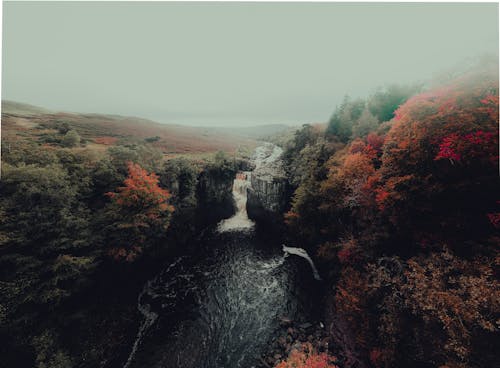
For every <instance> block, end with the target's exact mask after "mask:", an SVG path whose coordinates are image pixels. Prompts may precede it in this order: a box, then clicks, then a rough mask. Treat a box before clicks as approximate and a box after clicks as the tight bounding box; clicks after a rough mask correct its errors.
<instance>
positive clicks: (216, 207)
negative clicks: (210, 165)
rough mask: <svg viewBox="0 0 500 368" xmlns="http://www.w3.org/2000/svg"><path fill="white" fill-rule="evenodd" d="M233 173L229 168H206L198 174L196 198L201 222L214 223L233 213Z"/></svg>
mask: <svg viewBox="0 0 500 368" xmlns="http://www.w3.org/2000/svg"><path fill="white" fill-rule="evenodd" d="M235 174H236V173H235V171H234V170H229V169H206V170H204V171H203V172H202V173H201V174H200V175H199V177H198V186H197V189H196V198H197V202H198V213H199V214H201V216H202V217H203V219H200V220H201V222H202V223H215V222H218V221H219V220H221V219H224V218H228V217H231V216H232V215H233V214H234V212H235V203H234V199H233V180H234V176H235Z"/></svg>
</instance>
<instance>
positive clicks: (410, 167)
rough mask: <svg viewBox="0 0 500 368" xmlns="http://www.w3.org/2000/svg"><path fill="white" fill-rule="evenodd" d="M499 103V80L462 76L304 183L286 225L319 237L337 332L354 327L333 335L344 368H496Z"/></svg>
mask: <svg viewBox="0 0 500 368" xmlns="http://www.w3.org/2000/svg"><path fill="white" fill-rule="evenodd" d="M498 102H499V98H498V73H497V71H495V70H494V71H493V72H492V71H491V70H489V69H487V68H486V69H484V70H481V71H472V72H470V73H468V74H464V75H462V76H461V77H459V78H456V79H454V80H452V81H449V82H447V83H446V84H445V85H443V86H440V87H435V88H431V89H429V90H428V91H424V92H422V93H418V94H416V95H414V96H412V97H410V98H408V99H407V101H405V102H403V103H401V105H400V106H399V107H397V108H396V110H395V111H394V118H393V119H392V120H391V121H388V122H380V124H379V125H378V126H375V127H374V128H373V130H372V131H371V132H369V133H368V134H365V135H362V136H359V135H358V136H351V137H350V139H349V140H348V141H347V142H346V144H345V145H344V146H341V147H338V146H336V147H335V149H334V150H333V152H332V153H331V154H330V157H329V158H328V159H327V160H325V161H324V162H325V163H324V165H323V169H324V170H325V172H326V174H325V175H324V176H315V177H312V176H311V177H309V178H308V179H307V181H305V180H304V181H302V182H300V183H299V186H298V187H297V189H296V191H295V194H294V199H293V202H292V208H291V210H290V211H289V212H288V214H287V216H286V220H287V223H288V224H290V225H291V226H290V229H291V231H295V230H294V229H295V228H300V234H299V235H301V234H315V236H314V237H313V236H311V237H310V239H312V240H313V241H312V242H311V243H310V244H309V248H310V250H311V251H313V252H315V253H316V255H317V260H318V263H320V268H321V270H320V271H321V272H322V273H323V275H330V278H331V280H332V290H333V291H331V292H329V295H328V298H327V301H326V305H325V309H326V310H327V316H329V318H330V319H329V323H330V324H331V325H332V326H335V323H337V322H338V321H342V323H347V324H348V326H349V327H348V328H346V330H345V331H347V332H346V334H344V335H342V336H340V334H338V333H337V332H338V329H336V328H335V327H332V331H333V332H332V335H333V337H334V339H335V341H336V342H337V343H338V344H340V345H342V346H344V352H343V354H340V358H341V359H342V355H343V357H344V361H345V362H346V363H345V366H346V367H354V366H359V364H358V363H359V361H364V362H365V363H366V364H367V366H373V367H400V366H405V367H424V366H437V367H460V368H462V367H482V366H492V365H494V363H493V362H494V354H492V353H491V352H492V351H495V346H497V345H495V344H493V342H492V341H493V340H494V336H495V334H498V322H495V321H496V319H495V318H497V317H498V310H499V307H500V306H499V305H498V300H500V299H499V298H500V289H499V288H498V282H497V278H498V266H499V263H498V262H499V259H500V256H499V253H498V251H499V248H498V242H499V238H498V229H499V228H500V215H499V214H500V201H499V199H500V198H499V197H498V188H499V186H498V185H499V184H500V182H499V177H498V168H499V154H498V152H499V151H498V150H499V147H498V144H499V140H498V137H499V130H498V124H499V117H498V108H499V105H498ZM367 105H368V106H369V105H370V101H368V102H367ZM335 119H336V120H335V124H336V126H337V127H339V126H340V127H342V124H343V123H344V122H343V120H342V119H343V117H342V116H341V115H339V116H337V117H336V118H335ZM351 120H352V119H351ZM329 134H335V131H330V133H329ZM346 137H347V135H344V136H342V137H341V139H340V140H341V141H346V140H347V138H346ZM330 139H331V140H332V142H338V141H339V138H337V137H335V136H334V135H333V136H331V138H330ZM308 149H309V150H310V151H313V149H312V148H308ZM304 152H305V150H303V151H302V152H301V153H300V154H303V153H304ZM318 171H319V170H318ZM304 228H307V231H306V230H304ZM292 241H293V240H292ZM306 241H307V239H306V238H304V237H302V238H301V246H302V245H303V244H304V243H305V242H306ZM347 340H349V341H348V342H346V341H347ZM346 346H347V347H348V348H345V347H346ZM349 349H350V350H349ZM354 356H355V357H354ZM349 357H350V358H349ZM353 357H354V358H353ZM354 362H356V363H354ZM287 367H288V366H287Z"/></svg>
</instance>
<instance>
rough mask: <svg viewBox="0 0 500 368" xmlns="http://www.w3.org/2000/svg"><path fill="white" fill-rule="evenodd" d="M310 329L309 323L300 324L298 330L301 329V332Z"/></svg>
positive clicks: (310, 324)
mask: <svg viewBox="0 0 500 368" xmlns="http://www.w3.org/2000/svg"><path fill="white" fill-rule="evenodd" d="M311 327H312V323H309V322H306V323H302V324H300V325H299V328H300V329H302V330H307V329H309V328H311Z"/></svg>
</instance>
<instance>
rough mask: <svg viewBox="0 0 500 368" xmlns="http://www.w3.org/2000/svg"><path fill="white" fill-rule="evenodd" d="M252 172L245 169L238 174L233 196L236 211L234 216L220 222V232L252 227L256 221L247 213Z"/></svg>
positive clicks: (234, 183)
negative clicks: (248, 190)
mask: <svg viewBox="0 0 500 368" xmlns="http://www.w3.org/2000/svg"><path fill="white" fill-rule="evenodd" d="M250 175H251V174H250V172H248V171H244V172H239V173H238V174H236V178H235V179H234V182H233V198H234V202H235V203H236V213H235V214H234V216H233V217H231V218H229V219H227V220H223V221H221V222H220V223H219V225H218V227H217V229H218V231H219V232H225V231H235V230H238V231H243V230H245V229H252V228H253V226H254V223H253V221H252V220H250V219H249V218H248V215H247V209H246V206H247V189H248V187H249V186H250V180H249V179H250Z"/></svg>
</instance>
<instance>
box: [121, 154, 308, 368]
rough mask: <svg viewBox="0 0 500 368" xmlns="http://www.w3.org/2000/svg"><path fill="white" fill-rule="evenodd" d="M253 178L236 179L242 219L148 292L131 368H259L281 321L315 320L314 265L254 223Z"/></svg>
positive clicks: (214, 232) (200, 244)
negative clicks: (249, 196)
mask: <svg viewBox="0 0 500 368" xmlns="http://www.w3.org/2000/svg"><path fill="white" fill-rule="evenodd" d="M265 152H266V150H263V149H262V148H259V149H257V151H256V155H255V162H256V164H257V166H259V165H261V164H262V162H265V161H266V160H267V161H270V160H274V159H275V158H276V157H277V153H276V149H268V150H267V154H266V153H265ZM278 155H279V154H278ZM270 157H271V159H270ZM250 175H251V173H250V172H241V173H238V175H237V176H236V179H235V180H234V185H233V195H234V198H235V202H236V206H237V210H236V213H235V214H234V216H233V217H231V218H230V219H227V220H224V221H222V222H221V223H219V224H218V226H217V227H215V228H213V229H208V230H207V231H205V233H204V234H203V235H202V236H201V237H200V238H199V239H198V240H197V241H196V243H197V244H196V247H195V249H197V252H196V254H192V255H190V256H186V257H181V258H179V259H177V260H175V262H173V263H172V264H170V265H168V266H167V267H165V269H164V270H163V271H162V272H161V273H160V274H159V275H157V276H156V277H155V278H154V279H152V280H150V281H148V282H147V283H146V285H145V286H144V289H143V291H142V293H141V295H140V296H139V298H138V308H139V311H140V312H141V314H142V316H143V321H142V324H141V327H140V330H139V331H138V334H137V338H136V341H135V343H134V346H133V347H132V348H131V353H130V356H129V358H128V361H127V363H126V364H125V366H124V368H134V367H141V368H153V367H172V368H174V367H178V368H183V367H186V368H188V367H189V368H194V367H196V368H218V367H220V368H226V367H227V368H238V367H241V368H249V367H257V366H258V365H259V358H260V357H261V355H262V354H263V353H265V352H266V349H267V348H268V344H269V342H270V341H271V340H272V338H273V337H275V336H276V333H277V331H278V329H279V327H280V319H282V318H288V319H292V320H305V319H306V318H307V316H308V314H310V313H311V310H312V308H313V299H314V297H313V295H311V292H312V290H314V285H315V283H317V282H316V281H315V278H314V277H313V276H314V274H313V273H312V272H311V269H310V268H309V265H308V263H307V262H306V261H304V260H303V259H301V258H299V257H287V255H288V254H289V253H290V252H286V253H285V252H283V248H282V245H281V243H280V241H279V239H276V238H274V237H272V236H269V235H268V234H261V233H259V232H258V230H256V228H255V226H254V223H253V222H252V221H251V220H249V219H248V216H247V214H246V206H245V205H246V188H247V187H248V185H249V176H250Z"/></svg>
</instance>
